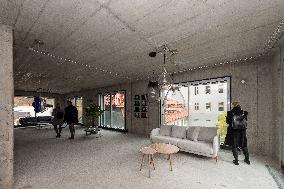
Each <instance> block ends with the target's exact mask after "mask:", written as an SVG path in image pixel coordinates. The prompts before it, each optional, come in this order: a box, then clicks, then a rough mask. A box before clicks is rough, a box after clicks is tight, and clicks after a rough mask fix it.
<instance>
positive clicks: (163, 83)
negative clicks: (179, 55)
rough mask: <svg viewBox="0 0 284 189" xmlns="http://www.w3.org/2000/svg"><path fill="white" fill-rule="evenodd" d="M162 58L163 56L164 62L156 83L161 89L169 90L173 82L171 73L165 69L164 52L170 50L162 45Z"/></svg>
mask: <svg viewBox="0 0 284 189" xmlns="http://www.w3.org/2000/svg"><path fill="white" fill-rule="evenodd" d="M162 48H163V51H162V52H163V58H164V64H163V72H162V74H161V75H160V76H159V78H158V85H159V88H160V89H161V90H169V89H170V88H171V85H172V83H173V81H172V78H171V75H170V74H169V73H168V72H167V70H166V52H167V51H170V49H169V48H168V47H167V46H166V45H163V46H162Z"/></svg>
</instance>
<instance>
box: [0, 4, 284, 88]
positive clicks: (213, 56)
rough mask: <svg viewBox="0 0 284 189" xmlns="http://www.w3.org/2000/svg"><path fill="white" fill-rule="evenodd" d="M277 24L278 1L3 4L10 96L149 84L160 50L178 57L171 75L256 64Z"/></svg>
mask: <svg viewBox="0 0 284 189" xmlns="http://www.w3.org/2000/svg"><path fill="white" fill-rule="evenodd" d="M282 18H284V2H283V0H249V1H247V0H190V1H189V0H178V1H174V0H55V1H53V0H0V23H2V24H6V25H11V26H12V27H13V28H14V41H15V46H14V48H15V57H14V61H15V62H14V72H15V89H18V90H35V89H37V88H43V89H45V90H46V89H51V91H52V92H56V93H67V92H70V91H78V90H83V89H90V88H97V87H102V86H109V85H114V84H118V83H123V82H127V81H129V79H127V78H126V77H130V78H131V79H132V80H135V79H136V78H137V77H144V78H147V76H149V75H151V73H152V72H153V70H155V71H156V73H157V72H159V71H160V70H161V66H162V57H161V56H157V57H156V58H150V57H148V53H149V52H150V51H152V50H153V49H155V48H156V47H157V46H160V45H162V44H165V43H166V44H168V45H169V46H170V47H171V48H173V49H177V50H178V52H179V53H178V54H177V55H176V56H175V59H174V62H175V63H176V64H177V65H178V67H177V66H174V64H173V62H170V61H168V62H167V66H168V69H169V70H170V71H177V70H179V69H185V68H191V67H195V66H200V65H208V64H215V63H217V62H220V61H226V60H233V59H237V58H245V57H251V56H255V55H257V54H259V53H261V52H262V51H263V49H264V48H265V45H266V43H267V41H268V40H269V37H270V36H271V34H272V33H273V32H274V31H275V29H276V28H277V25H278V24H279V23H280V21H281V19H282ZM35 39H38V40H41V41H43V42H44V45H41V46H40V47H38V46H37V45H35V44H34V40H35ZM29 47H33V48H34V49H35V50H38V51H43V52H45V53H46V54H47V53H49V55H50V56H47V55H44V54H41V53H36V52H34V51H31V50H29ZM51 55H52V56H51ZM53 56H56V57H57V58H54V57H53ZM65 58H66V59H67V60H68V59H70V61H64V59H65ZM61 59H63V61H62V60H61ZM71 60H72V61H76V63H74V62H72V61H71ZM102 69H103V70H104V71H102ZM110 72H111V73H110ZM116 74H117V75H116Z"/></svg>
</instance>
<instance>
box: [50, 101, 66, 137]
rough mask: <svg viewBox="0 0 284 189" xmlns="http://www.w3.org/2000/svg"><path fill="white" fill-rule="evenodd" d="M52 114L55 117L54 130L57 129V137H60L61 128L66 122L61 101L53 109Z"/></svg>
mask: <svg viewBox="0 0 284 189" xmlns="http://www.w3.org/2000/svg"><path fill="white" fill-rule="evenodd" d="M52 116H53V117H54V118H53V121H52V125H53V127H54V130H55V132H56V134H57V135H56V138H60V136H61V130H62V127H61V126H62V124H63V123H64V122H63V117H64V112H63V110H62V109H61V108H60V104H59V103H57V104H56V107H55V108H54V109H53V112H52Z"/></svg>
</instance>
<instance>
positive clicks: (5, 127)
mask: <svg viewBox="0 0 284 189" xmlns="http://www.w3.org/2000/svg"><path fill="white" fill-rule="evenodd" d="M12 35H13V34H12V29H11V28H10V27H7V26H4V25H0V188H1V189H10V188H11V187H12V184H13V177H12V176H13V142H14V138H13V125H14V121H13V97H14V83H13V81H14V80H13V36H12Z"/></svg>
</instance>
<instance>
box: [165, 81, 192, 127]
mask: <svg viewBox="0 0 284 189" xmlns="http://www.w3.org/2000/svg"><path fill="white" fill-rule="evenodd" d="M164 95H165V100H164V102H163V104H164V124H167V125H173V124H174V125H179V126H187V125H188V87H183V86H182V87H180V88H179V91H175V92H173V91H165V92H164Z"/></svg>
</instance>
